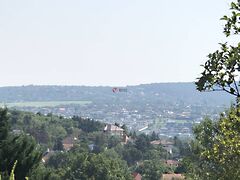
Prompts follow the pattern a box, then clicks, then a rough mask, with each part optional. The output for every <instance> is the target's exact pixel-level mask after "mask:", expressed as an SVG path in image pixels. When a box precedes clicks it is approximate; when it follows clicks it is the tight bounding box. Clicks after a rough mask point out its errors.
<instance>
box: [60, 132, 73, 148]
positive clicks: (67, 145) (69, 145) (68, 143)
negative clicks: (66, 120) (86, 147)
mask: <svg viewBox="0 0 240 180" xmlns="http://www.w3.org/2000/svg"><path fill="white" fill-rule="evenodd" d="M62 144H63V149H64V150H65V151H69V150H70V149H71V148H72V147H73V145H74V137H71V136H69V137H66V138H65V139H63V140H62Z"/></svg>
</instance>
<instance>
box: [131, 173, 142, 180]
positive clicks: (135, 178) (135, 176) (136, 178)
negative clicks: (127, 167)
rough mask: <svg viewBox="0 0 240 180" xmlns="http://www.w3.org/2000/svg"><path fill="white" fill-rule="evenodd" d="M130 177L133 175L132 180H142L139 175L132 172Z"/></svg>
mask: <svg viewBox="0 0 240 180" xmlns="http://www.w3.org/2000/svg"><path fill="white" fill-rule="evenodd" d="M132 175H133V178H134V180H142V176H141V174H139V173H137V172H134V173H133V174H132Z"/></svg>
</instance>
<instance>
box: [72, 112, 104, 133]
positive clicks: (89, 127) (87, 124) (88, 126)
mask: <svg viewBox="0 0 240 180" xmlns="http://www.w3.org/2000/svg"><path fill="white" fill-rule="evenodd" d="M72 119H73V121H75V122H77V123H78V128H80V129H82V130H83V131H84V132H94V131H101V130H103V127H104V125H103V124H102V123H100V122H98V121H94V120H92V119H85V118H81V117H77V116H74V117H73V118H72Z"/></svg>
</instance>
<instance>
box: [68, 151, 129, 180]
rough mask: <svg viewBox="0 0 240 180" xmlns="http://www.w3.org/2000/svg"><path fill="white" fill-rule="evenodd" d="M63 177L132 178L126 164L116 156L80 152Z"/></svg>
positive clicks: (108, 179) (110, 179)
mask: <svg viewBox="0 0 240 180" xmlns="http://www.w3.org/2000/svg"><path fill="white" fill-rule="evenodd" d="M65 179H82V180H85V179H86V180H87V179H106V180H118V179H119V180H121V179H127V180H128V179H132V177H131V175H130V173H129V172H128V170H127V165H126V164H124V163H123V161H121V160H120V159H118V158H109V157H107V156H105V155H104V154H89V153H81V154H78V155H77V156H75V161H74V162H73V164H72V165H71V167H70V169H69V171H68V172H67V173H66V176H65Z"/></svg>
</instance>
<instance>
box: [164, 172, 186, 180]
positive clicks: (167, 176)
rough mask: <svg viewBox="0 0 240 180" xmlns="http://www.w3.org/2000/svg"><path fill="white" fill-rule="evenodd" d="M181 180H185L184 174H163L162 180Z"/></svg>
mask: <svg viewBox="0 0 240 180" xmlns="http://www.w3.org/2000/svg"><path fill="white" fill-rule="evenodd" d="M172 179H174V180H181V179H185V177H184V176H183V175H182V174H174V173H173V174H163V175H162V180H172Z"/></svg>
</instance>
